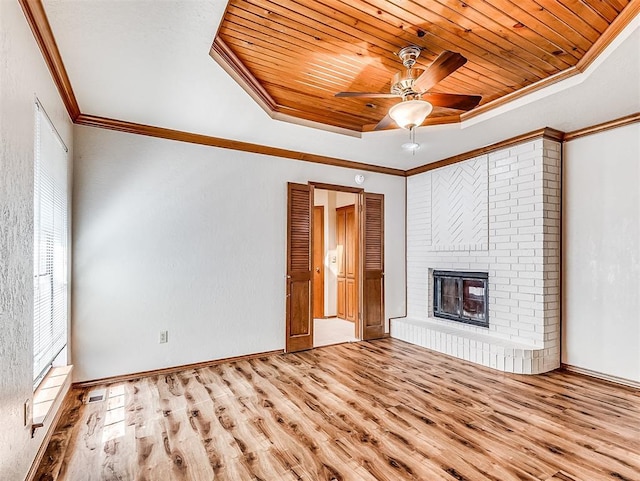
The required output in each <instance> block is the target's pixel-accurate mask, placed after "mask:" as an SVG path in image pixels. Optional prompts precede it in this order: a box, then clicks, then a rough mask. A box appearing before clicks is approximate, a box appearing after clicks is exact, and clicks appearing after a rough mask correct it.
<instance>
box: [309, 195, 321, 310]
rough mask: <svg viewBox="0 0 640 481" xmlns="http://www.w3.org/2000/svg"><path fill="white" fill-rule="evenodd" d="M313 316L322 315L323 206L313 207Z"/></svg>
mask: <svg viewBox="0 0 640 481" xmlns="http://www.w3.org/2000/svg"><path fill="white" fill-rule="evenodd" d="M312 232H313V242H312V245H313V262H312V266H313V317H314V319H321V318H323V317H324V207H323V206H321V205H316V206H314V207H313V230H312Z"/></svg>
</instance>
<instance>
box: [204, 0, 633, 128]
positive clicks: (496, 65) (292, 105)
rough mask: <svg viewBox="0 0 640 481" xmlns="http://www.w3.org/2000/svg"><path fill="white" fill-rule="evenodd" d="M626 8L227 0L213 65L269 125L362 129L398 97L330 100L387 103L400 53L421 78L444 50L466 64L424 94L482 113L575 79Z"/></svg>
mask: <svg viewBox="0 0 640 481" xmlns="http://www.w3.org/2000/svg"><path fill="white" fill-rule="evenodd" d="M628 3H629V1H626V0H560V1H545V0H537V1H533V0H519V1H517V2H516V1H506V0H484V1H469V2H462V1H447V0H439V1H429V2H423V1H417V0H416V1H413V0H392V1H387V0H384V1H383V0H368V1H366V2H364V1H348V2H341V1H337V0H329V1H322V2H318V1H315V0H297V1H292V0H274V1H269V0H231V1H230V2H229V4H228V6H227V10H226V13H225V15H224V17H223V20H222V23H221V24H220V28H219V30H218V33H217V35H216V37H215V39H214V44H213V47H212V49H211V55H212V57H213V58H214V59H216V61H218V62H219V63H220V64H221V65H222V66H223V68H225V69H226V70H227V71H228V72H229V73H230V74H232V76H233V77H234V78H235V79H236V80H237V81H238V82H239V83H240V84H241V85H242V86H243V87H244V88H245V90H247V91H248V92H249V93H250V95H251V96H252V97H253V98H254V99H255V100H256V101H257V102H258V103H259V104H260V105H261V106H262V107H263V108H264V109H265V110H267V111H268V112H269V114H270V115H271V116H272V117H275V118H282V119H285V120H286V119H287V118H289V119H292V120H293V121H296V122H300V121H302V122H305V121H307V122H308V121H311V122H317V123H320V124H324V125H325V126H329V128H331V127H333V128H335V127H338V128H344V129H348V130H353V131H368V130H372V129H373V127H374V126H375V125H376V124H377V123H378V121H380V120H381V119H382V118H383V117H384V116H385V115H386V113H387V111H388V109H389V108H390V107H391V106H392V105H394V104H395V103H397V102H398V101H399V99H380V98H372V99H368V98H335V97H334V94H335V93H337V92H340V91H366V92H380V93H388V92H389V90H390V86H391V77H392V75H393V74H394V73H395V72H396V71H398V70H400V69H402V68H403V67H402V64H401V61H400V59H399V58H398V57H397V56H396V53H397V52H398V51H399V50H400V49H401V48H403V47H405V46H407V45H417V46H419V47H421V48H422V49H423V50H422V53H421V55H420V57H419V59H418V65H417V67H419V68H426V67H427V66H428V65H429V64H430V63H431V62H432V61H433V60H435V59H436V57H437V56H438V55H439V54H441V53H442V52H443V51H445V50H449V51H453V52H459V53H461V54H462V55H463V56H465V57H466V58H467V59H468V62H467V63H466V64H465V65H464V66H463V67H462V68H460V69H459V70H457V71H456V72H454V73H453V74H452V75H450V76H449V77H447V78H445V79H444V80H442V81H441V82H439V83H438V84H437V85H436V86H435V87H434V88H432V89H431V90H430V92H435V93H456V94H468V95H481V96H482V101H481V103H480V106H479V107H477V108H476V110H475V111H481V110H482V109H483V107H482V106H483V105H484V106H485V107H486V106H487V104H489V103H491V105H496V104H500V103H501V102H500V99H505V97H506V96H508V95H509V94H512V93H514V92H518V91H521V90H522V89H526V88H531V86H536V85H546V84H548V83H549V82H550V81H552V80H554V79H557V78H563V77H564V75H563V73H571V72H572V71H574V70H575V68H574V67H576V66H577V65H578V64H579V62H580V61H581V59H583V57H585V55H587V54H588V52H589V51H590V50H592V51H593V50H594V49H596V47H598V44H599V43H602V42H599V39H600V40H601V41H602V38H603V37H605V36H607V35H608V34H609V32H607V29H608V28H609V26H610V25H611V23H612V22H613V21H614V20H615V18H616V17H617V16H618V15H619V14H620V12H621V11H622V10H623V9H624V8H625V7H626V6H627V4H628ZM485 110H486V108H485ZM475 111H474V110H472V111H471V112H470V113H466V114H463V117H465V116H472V115H473V114H474V112H475ZM462 113H463V112H461V111H458V110H454V109H446V108H440V107H435V108H434V111H433V113H432V114H431V115H430V116H429V117H428V118H427V121H426V122H425V124H442V123H455V122H459V121H460V118H461V117H460V115H461V114H462Z"/></svg>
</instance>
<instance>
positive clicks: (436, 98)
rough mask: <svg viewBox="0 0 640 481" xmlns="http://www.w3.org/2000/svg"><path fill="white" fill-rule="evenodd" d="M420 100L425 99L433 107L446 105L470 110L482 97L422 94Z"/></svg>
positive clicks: (451, 107)
mask: <svg viewBox="0 0 640 481" xmlns="http://www.w3.org/2000/svg"><path fill="white" fill-rule="evenodd" d="M421 99H422V100H426V101H427V102H429V103H430V104H431V105H433V106H434V107H447V108H449V109H458V110H471V109H473V108H475V107H476V106H477V105H478V104H479V103H480V101H481V100H482V97H481V96H480V95H459V94H437V93H428V94H422V96H421Z"/></svg>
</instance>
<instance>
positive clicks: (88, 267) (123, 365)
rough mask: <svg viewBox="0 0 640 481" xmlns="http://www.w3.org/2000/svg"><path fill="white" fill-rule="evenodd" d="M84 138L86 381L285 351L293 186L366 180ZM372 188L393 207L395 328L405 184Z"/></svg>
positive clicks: (370, 183)
mask: <svg viewBox="0 0 640 481" xmlns="http://www.w3.org/2000/svg"><path fill="white" fill-rule="evenodd" d="M75 135H76V145H75V148H76V158H75V159H76V165H75V168H76V171H75V181H74V189H75V191H74V216H75V217H74V219H75V224H74V225H75V228H74V271H73V274H74V290H73V317H72V333H73V341H74V342H73V346H74V350H73V356H74V358H75V359H76V365H77V369H76V371H75V373H76V374H75V379H76V380H78V381H81V380H88V379H95V378H102V377H105V376H112V375H117V374H123V373H131V372H136V371H144V370H149V369H157V368H163V367H168V366H176V365H182V364H187V363H193V362H198V361H205V360H210V359H218V358H225V357H229V356H238V355H243V354H249V353H255V352H263V351H269V350H274V349H282V348H283V347H284V334H285V278H284V276H285V267H286V266H285V262H286V260H285V243H286V202H287V182H288V181H291V182H299V183H306V182H307V181H309V180H311V181H317V182H326V183H331V184H338V185H349V186H353V185H354V184H353V179H354V175H355V173H356V171H353V170H350V169H344V168H337V167H331V166H326V165H320V164H310V163H305V162H299V161H292V160H286V159H281V158H274V157H266V156H259V155H256V154H249V153H242V152H235V151H231V150H224V149H216V148H211V147H205V146H199V145H191V144H186V143H179V142H173V141H168V140H163V139H154V138H149V137H143V136H137V135H131V134H124V133H118V132H111V131H106V130H100V129H95V128H89V127H77V128H76V131H75ZM364 187H365V189H366V190H367V191H371V192H378V193H382V194H385V209H386V211H385V214H386V225H385V243H386V244H385V245H386V249H385V254H386V258H385V265H386V266H387V271H386V290H385V295H386V297H385V301H386V313H385V314H386V315H385V317H386V318H389V317H395V316H400V315H402V314H403V313H404V311H405V281H404V218H405V216H404V178H401V177H394V176H388V175H382V174H373V173H369V174H367V181H366V183H365V186H364ZM163 329H167V330H168V331H169V342H168V343H167V344H159V343H158V335H159V331H160V330H163Z"/></svg>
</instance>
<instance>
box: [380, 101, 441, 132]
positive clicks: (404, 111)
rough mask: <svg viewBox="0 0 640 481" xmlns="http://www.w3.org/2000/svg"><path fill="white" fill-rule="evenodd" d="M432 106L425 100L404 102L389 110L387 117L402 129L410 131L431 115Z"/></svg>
mask: <svg viewBox="0 0 640 481" xmlns="http://www.w3.org/2000/svg"><path fill="white" fill-rule="evenodd" d="M432 110H433V106H432V105H431V104H430V103H429V102H427V101H425V100H405V101H404V102H400V103H399V104H396V105H394V106H393V107H391V108H390V109H389V117H391V118H392V119H393V121H394V122H395V123H396V124H397V125H398V127H401V128H403V129H408V130H410V129H412V128H414V127H418V126H419V125H422V122H424V119H426V118H427V116H428V115H429V114H430V113H431V111H432Z"/></svg>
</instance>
